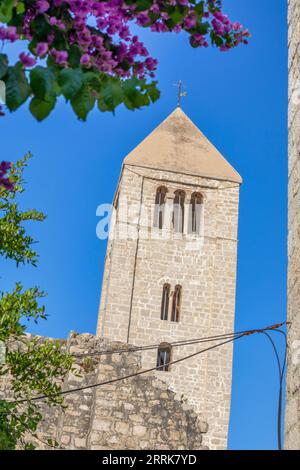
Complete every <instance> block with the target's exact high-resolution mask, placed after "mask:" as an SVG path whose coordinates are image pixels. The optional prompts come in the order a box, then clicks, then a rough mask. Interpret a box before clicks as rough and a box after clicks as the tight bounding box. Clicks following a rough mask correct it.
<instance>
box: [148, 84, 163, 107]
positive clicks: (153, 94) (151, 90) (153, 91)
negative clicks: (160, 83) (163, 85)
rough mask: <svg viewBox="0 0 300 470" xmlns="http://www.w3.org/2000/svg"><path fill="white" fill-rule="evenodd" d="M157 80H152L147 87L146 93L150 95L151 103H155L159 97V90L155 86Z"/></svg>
mask: <svg viewBox="0 0 300 470" xmlns="http://www.w3.org/2000/svg"><path fill="white" fill-rule="evenodd" d="M156 84H157V82H152V83H151V84H150V85H148V87H147V91H148V95H149V96H150V99H151V101H152V103H155V101H157V100H158V99H159V97H160V91H159V89H158V88H157V87H156Z"/></svg>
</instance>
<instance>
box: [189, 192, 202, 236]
mask: <svg viewBox="0 0 300 470" xmlns="http://www.w3.org/2000/svg"><path fill="white" fill-rule="evenodd" d="M202 209H203V196H202V194H200V193H194V194H192V196H191V201H190V207H189V233H197V234H200V229H201V217H202Z"/></svg>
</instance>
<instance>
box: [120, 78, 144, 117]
mask: <svg viewBox="0 0 300 470" xmlns="http://www.w3.org/2000/svg"><path fill="white" fill-rule="evenodd" d="M142 85H143V81H142V80H138V79H137V78H131V79H129V80H126V81H125V82H123V90H124V94H125V98H124V103H125V106H126V107H127V108H128V109H131V110H133V109H138V108H141V107H142V106H147V105H148V104H149V103H150V99H149V97H148V96H147V94H145V93H142V92H141V90H140V89H139V88H138V87H140V86H142Z"/></svg>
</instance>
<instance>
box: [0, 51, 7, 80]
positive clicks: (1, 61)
mask: <svg viewBox="0 0 300 470" xmlns="http://www.w3.org/2000/svg"><path fill="white" fill-rule="evenodd" d="M7 69H8V58H7V55H6V54H0V78H2V77H4V75H5V74H6V72H7Z"/></svg>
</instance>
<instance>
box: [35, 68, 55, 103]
mask: <svg viewBox="0 0 300 470" xmlns="http://www.w3.org/2000/svg"><path fill="white" fill-rule="evenodd" d="M30 86H31V89H32V91H33V93H34V95H35V96H36V97H37V98H39V99H40V100H48V99H50V98H53V97H55V96H56V95H57V94H58V93H59V89H58V84H57V81H56V77H55V75H54V73H53V72H52V70H50V69H49V68H48V67H41V66H40V65H39V66H37V67H35V68H34V69H32V70H31V71H30Z"/></svg>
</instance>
